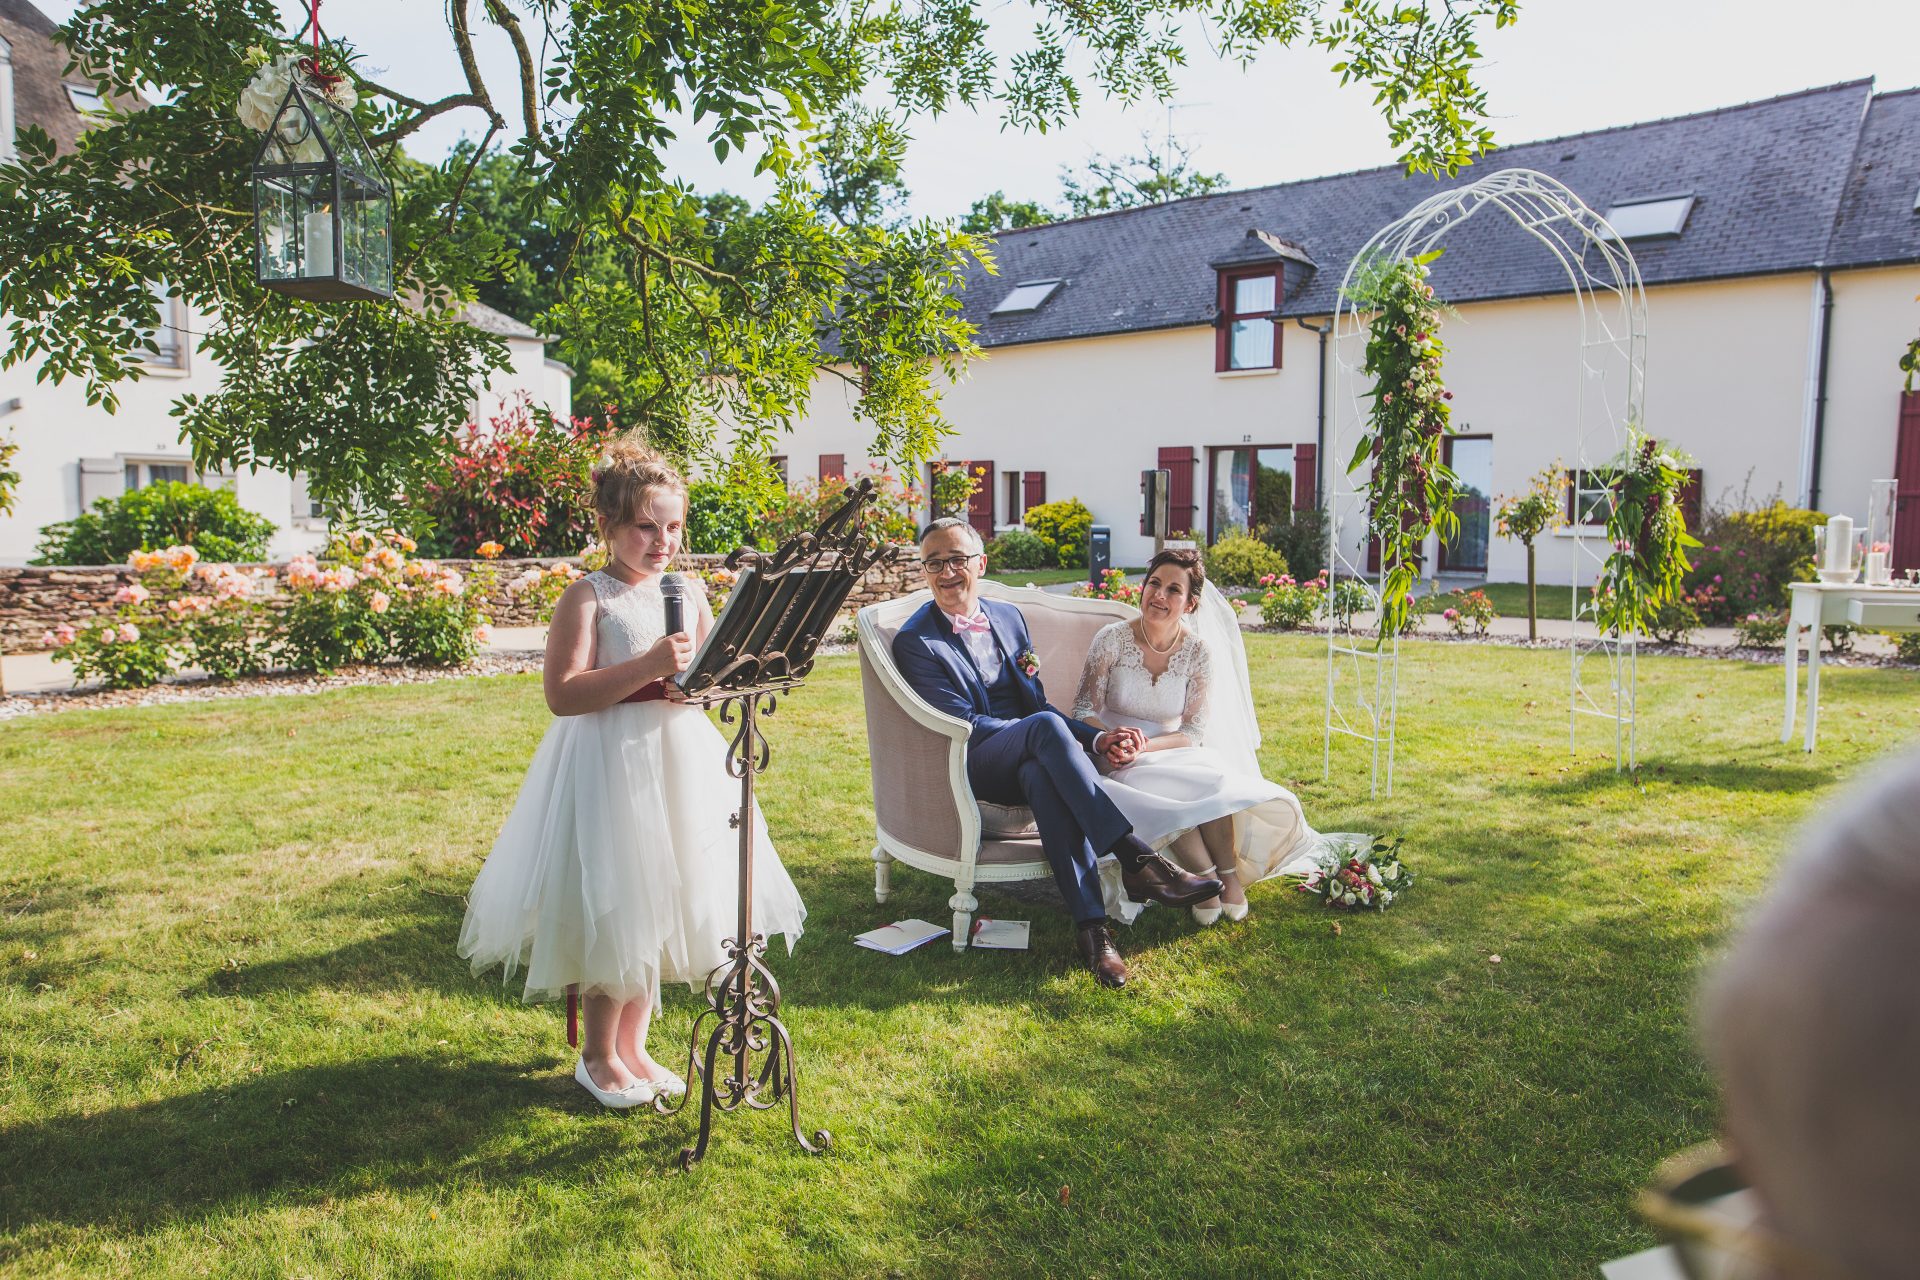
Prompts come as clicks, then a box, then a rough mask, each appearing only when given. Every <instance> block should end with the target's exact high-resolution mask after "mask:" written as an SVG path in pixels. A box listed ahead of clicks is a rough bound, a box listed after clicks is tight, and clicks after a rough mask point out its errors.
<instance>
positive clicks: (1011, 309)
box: [993, 280, 1061, 316]
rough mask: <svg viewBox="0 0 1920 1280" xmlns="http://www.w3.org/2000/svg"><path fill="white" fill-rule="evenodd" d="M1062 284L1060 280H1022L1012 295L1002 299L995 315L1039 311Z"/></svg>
mask: <svg viewBox="0 0 1920 1280" xmlns="http://www.w3.org/2000/svg"><path fill="white" fill-rule="evenodd" d="M1060 283H1061V282H1060V281H1058V280H1022V281H1021V282H1020V283H1019V284H1017V285H1015V286H1013V292H1012V293H1009V294H1008V295H1007V296H1006V297H1004V298H1002V299H1000V303H999V305H998V306H996V307H994V309H993V314H994V315H996V316H1005V315H1012V314H1014V313H1016V312H1022V311H1038V310H1039V309H1040V304H1041V303H1043V302H1045V301H1046V300H1047V299H1048V298H1051V297H1052V296H1053V293H1054V290H1056V289H1058V288H1059V287H1060Z"/></svg>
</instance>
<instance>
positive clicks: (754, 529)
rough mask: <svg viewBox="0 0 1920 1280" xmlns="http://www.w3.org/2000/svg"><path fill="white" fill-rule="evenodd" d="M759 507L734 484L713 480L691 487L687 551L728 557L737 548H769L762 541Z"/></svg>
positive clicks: (746, 493) (688, 491) (688, 502)
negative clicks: (719, 482) (718, 482)
mask: <svg viewBox="0 0 1920 1280" xmlns="http://www.w3.org/2000/svg"><path fill="white" fill-rule="evenodd" d="M760 506H761V504H760V503H758V502H756V501H754V498H753V495H752V494H751V493H749V492H747V491H746V490H745V489H742V488H739V487H737V486H735V485H729V484H717V483H714V482H713V481H710V480H703V481H701V482H700V483H699V484H695V485H689V486H688V487H687V537H686V544H687V545H686V549H687V550H688V551H691V552H694V553H695V554H698V555H726V554H727V553H728V552H730V551H733V550H734V549H735V548H737V547H759V548H761V549H762V550H764V549H766V544H765V543H764V542H762V541H761V540H760V539H761V537H762V535H761V532H760Z"/></svg>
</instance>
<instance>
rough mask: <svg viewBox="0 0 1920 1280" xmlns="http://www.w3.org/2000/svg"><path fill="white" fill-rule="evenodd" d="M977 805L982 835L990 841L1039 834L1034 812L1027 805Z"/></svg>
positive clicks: (982, 802) (984, 802) (983, 801)
mask: <svg viewBox="0 0 1920 1280" xmlns="http://www.w3.org/2000/svg"><path fill="white" fill-rule="evenodd" d="M975 803H976V804H977V805H978V806H979V808H980V833H981V835H983V836H985V837H986V838H987V839H989V840H1011V839H1018V838H1019V837H1021V836H1030V835H1036V834H1038V833H1039V830H1040V828H1039V827H1037V826H1035V825H1034V819H1033V810H1031V809H1029V808H1027V807H1026V806H1025V805H1020V804H989V803H988V802H987V801H985V800H979V801H976V802H975Z"/></svg>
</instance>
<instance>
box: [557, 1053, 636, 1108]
mask: <svg viewBox="0 0 1920 1280" xmlns="http://www.w3.org/2000/svg"><path fill="white" fill-rule="evenodd" d="M573 1079H574V1082H575V1083H576V1084H578V1085H579V1086H580V1087H581V1088H582V1089H585V1090H586V1091H587V1092H588V1093H590V1094H592V1095H593V1100H594V1101H595V1102H598V1103H599V1104H600V1105H601V1106H603V1107H607V1108H609V1109H611V1110H614V1111H624V1110H626V1109H627V1108H628V1107H640V1106H645V1105H646V1104H647V1103H649V1102H652V1101H653V1086H652V1085H650V1084H648V1083H647V1082H646V1081H645V1080H642V1081H640V1082H639V1083H638V1084H631V1085H628V1086H627V1087H626V1088H624V1089H602V1088H601V1087H600V1086H599V1085H597V1084H595V1083H594V1082H593V1073H592V1072H591V1071H588V1070H587V1060H586V1059H585V1058H582V1059H580V1061H578V1062H576V1063H575V1064H574V1067H573Z"/></svg>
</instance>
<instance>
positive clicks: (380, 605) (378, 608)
mask: <svg viewBox="0 0 1920 1280" xmlns="http://www.w3.org/2000/svg"><path fill="white" fill-rule="evenodd" d="M391 603H393V601H392V598H391V597H389V596H388V595H387V593H386V592H384V591H376V592H374V593H373V597H372V598H371V599H369V600H368V601H367V607H368V608H369V609H372V610H373V611H374V612H375V613H385V612H386V611H387V606H388V605H389V604H391Z"/></svg>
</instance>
